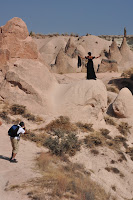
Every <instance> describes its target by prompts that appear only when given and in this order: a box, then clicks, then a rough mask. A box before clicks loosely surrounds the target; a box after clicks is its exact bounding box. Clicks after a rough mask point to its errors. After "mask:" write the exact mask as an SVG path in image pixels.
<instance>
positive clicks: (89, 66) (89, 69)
mask: <svg viewBox="0 0 133 200" xmlns="http://www.w3.org/2000/svg"><path fill="white" fill-rule="evenodd" d="M100 56H101V55H99V56H98V57H95V56H91V52H88V56H85V58H83V57H81V56H80V57H81V58H82V59H87V60H88V62H87V79H94V80H96V78H97V77H96V74H95V71H94V67H93V59H94V58H99V57H100Z"/></svg>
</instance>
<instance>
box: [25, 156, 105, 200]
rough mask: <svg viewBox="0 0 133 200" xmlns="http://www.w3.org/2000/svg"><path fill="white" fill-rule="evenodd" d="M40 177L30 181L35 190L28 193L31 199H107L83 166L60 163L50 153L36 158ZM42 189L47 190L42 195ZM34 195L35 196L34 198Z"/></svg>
mask: <svg viewBox="0 0 133 200" xmlns="http://www.w3.org/2000/svg"><path fill="white" fill-rule="evenodd" d="M37 165H38V167H39V168H40V169H41V172H42V175H43V176H42V177H41V178H38V179H36V180H34V181H32V184H33V186H34V187H35V188H36V190H33V191H31V192H30V193H28V195H29V196H30V198H32V199H40V200H43V199H44V198H43V197H44V196H46V195H49V198H50V199H51V200H52V199H64V198H65V199H73V200H81V199H82V200H88V199H89V200H101V199H102V200H107V199H108V195H107V194H106V193H105V191H104V190H103V189H102V188H100V186H99V185H98V184H96V183H94V182H93V181H92V180H91V179H90V175H87V173H86V172H85V170H84V168H83V167H82V166H80V165H76V164H72V163H70V162H69V163H62V161H60V160H59V159H58V158H56V157H53V156H51V155H50V154H45V153H42V154H41V155H40V156H39V158H38V159H37ZM44 191H47V192H46V193H45V195H44ZM35 197H36V198H35Z"/></svg>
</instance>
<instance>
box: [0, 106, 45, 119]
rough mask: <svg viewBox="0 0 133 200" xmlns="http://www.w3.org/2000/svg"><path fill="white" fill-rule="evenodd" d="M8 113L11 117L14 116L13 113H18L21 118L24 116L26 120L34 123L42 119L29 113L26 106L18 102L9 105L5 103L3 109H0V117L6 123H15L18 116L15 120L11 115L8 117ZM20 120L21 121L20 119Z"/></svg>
mask: <svg viewBox="0 0 133 200" xmlns="http://www.w3.org/2000/svg"><path fill="white" fill-rule="evenodd" d="M9 115H10V116H11V117H12V116H15V115H20V116H22V117H23V118H26V119H27V120H30V121H33V122H36V123H41V122H43V121H44V120H43V118H42V117H40V116H35V115H33V114H31V113H30V112H29V111H28V110H27V109H26V106H23V105H19V104H13V105H9V104H6V103H5V106H4V107H3V110H2V111H0V118H2V119H3V120H4V121H5V122H6V123H17V122H18V118H17V119H16V120H15V119H12V118H11V117H9ZM20 121H22V119H21V120H20ZM20 121H19V122H20ZM19 122H18V123H19Z"/></svg>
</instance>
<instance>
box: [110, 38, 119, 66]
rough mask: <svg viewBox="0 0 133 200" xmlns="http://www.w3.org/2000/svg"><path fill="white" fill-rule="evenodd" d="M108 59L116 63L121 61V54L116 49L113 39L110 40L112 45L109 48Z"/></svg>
mask: <svg viewBox="0 0 133 200" xmlns="http://www.w3.org/2000/svg"><path fill="white" fill-rule="evenodd" d="M108 58H109V59H110V60H115V61H117V63H119V62H120V60H121V59H122V56H121V53H120V51H119V49H118V47H117V43H116V42H115V40H114V38H113V39H112V44H111V46H110V48H109V55H108Z"/></svg>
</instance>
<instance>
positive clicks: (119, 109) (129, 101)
mask: <svg viewBox="0 0 133 200" xmlns="http://www.w3.org/2000/svg"><path fill="white" fill-rule="evenodd" d="M112 106H113V111H114V113H115V115H116V116H117V117H120V118H126V117H131V116H132V115H133V96H132V93H131V92H130V90H129V89H128V88H123V89H121V90H120V92H119V94H118V96H117V98H116V99H115V101H114V102H113V105H112Z"/></svg>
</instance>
